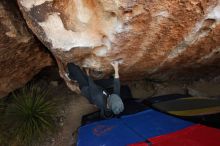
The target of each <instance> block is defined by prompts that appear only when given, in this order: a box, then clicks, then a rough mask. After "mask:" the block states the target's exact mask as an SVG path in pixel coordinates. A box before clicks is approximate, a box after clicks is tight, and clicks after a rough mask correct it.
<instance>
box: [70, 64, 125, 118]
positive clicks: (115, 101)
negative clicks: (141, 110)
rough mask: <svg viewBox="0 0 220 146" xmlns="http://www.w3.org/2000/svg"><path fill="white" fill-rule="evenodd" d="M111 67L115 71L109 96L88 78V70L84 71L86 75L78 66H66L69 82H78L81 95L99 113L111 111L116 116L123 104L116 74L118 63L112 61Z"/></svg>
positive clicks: (117, 74)
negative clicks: (111, 92)
mask: <svg viewBox="0 0 220 146" xmlns="http://www.w3.org/2000/svg"><path fill="white" fill-rule="evenodd" d="M111 65H112V66H113V68H114V71H115V75H114V82H113V83H114V89H113V94H109V93H108V92H107V91H105V89H104V88H103V87H101V86H98V85H97V84H95V83H94V81H93V80H92V78H91V77H90V76H89V70H88V69H87V70H86V74H87V75H86V74H85V73H84V72H83V71H82V70H81V69H80V68H79V66H77V65H75V64H73V63H68V64H67V68H68V71H69V75H68V77H69V78H70V79H71V80H74V81H77V82H78V84H79V88H80V90H81V94H82V95H83V96H85V97H86V98H87V99H88V100H89V101H90V102H91V103H92V104H95V105H96V106H97V107H98V108H99V109H101V112H105V110H111V111H112V112H113V113H114V114H115V115H118V114H120V113H121V112H122V111H123V110H124V104H123V102H122V100H121V97H120V80H119V73H118V70H119V69H118V65H119V61H113V62H112V63H111Z"/></svg>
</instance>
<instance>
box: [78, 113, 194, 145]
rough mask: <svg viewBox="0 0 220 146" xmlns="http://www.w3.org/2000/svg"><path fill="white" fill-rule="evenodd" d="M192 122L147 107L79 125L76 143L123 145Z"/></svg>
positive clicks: (188, 124)
mask: <svg viewBox="0 0 220 146" xmlns="http://www.w3.org/2000/svg"><path fill="white" fill-rule="evenodd" d="M191 125H192V123H191V122H187V121H184V120H182V119H178V118H175V117H172V116H169V115H166V114H163V113H161V112H158V111H155V110H153V109H148V110H145V111H143V112H140V113H137V114H133V115H129V116H122V117H121V118H117V119H116V118H113V119H110V120H103V121H98V122H95V123H92V124H88V125H85V126H82V127H81V128H80V129H79V133H78V141H77V146H126V145H128V144H131V143H136V142H140V141H144V140H146V139H148V138H151V137H154V136H159V135H163V134H167V133H171V132H175V131H178V130H180V129H183V128H186V127H188V126H191Z"/></svg>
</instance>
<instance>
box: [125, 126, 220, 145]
mask: <svg viewBox="0 0 220 146" xmlns="http://www.w3.org/2000/svg"><path fill="white" fill-rule="evenodd" d="M148 140H149V141H150V142H151V143H152V146H220V130H219V129H215V128H211V127H207V126H203V125H199V124H198V125H194V126H190V127H188V128H185V129H182V130H179V131H177V132H173V133H170V134H166V135H161V136H157V137H153V138H150V139H148ZM129 146H149V145H148V144H147V143H145V142H140V143H136V144H131V145H129Z"/></svg>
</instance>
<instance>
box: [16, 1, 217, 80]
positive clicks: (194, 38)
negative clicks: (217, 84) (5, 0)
mask: <svg viewBox="0 0 220 146" xmlns="http://www.w3.org/2000/svg"><path fill="white" fill-rule="evenodd" d="M17 1H18V3H19V6H20V9H21V11H22V13H23V15H24V17H25V19H26V21H27V23H28V26H29V27H30V28H31V29H32V31H33V32H34V33H35V34H36V35H37V37H38V38H39V39H40V40H41V41H42V42H43V43H44V44H45V45H46V46H47V47H48V48H49V49H50V50H51V52H52V53H53V54H54V56H55V57H56V58H57V59H58V60H60V61H59V64H60V73H61V76H62V77H63V78H64V79H65V80H66V81H67V82H68V80H67V79H66V78H65V76H64V73H65V71H64V69H63V67H62V66H63V64H66V63H67V62H71V61H72V62H75V63H76V64H78V65H80V66H81V67H89V68H91V69H92V70H94V72H93V76H94V77H95V78H104V77H107V76H109V75H110V74H111V73H112V72H113V69H112V67H111V66H110V62H111V61H112V60H114V59H118V58H122V59H123V61H124V63H123V64H122V65H121V68H120V74H121V78H122V80H136V79H143V78H145V77H148V78H151V77H152V78H161V79H196V78H204V77H207V76H209V77H212V76H216V75H218V74H219V73H220V64H219V63H220V55H219V52H220V41H219V40H220V1H219V0H209V1H207V0H172V1H167V0H160V1H155V0H147V1H146V0H62V1H61V0H38V1H36V0H17Z"/></svg>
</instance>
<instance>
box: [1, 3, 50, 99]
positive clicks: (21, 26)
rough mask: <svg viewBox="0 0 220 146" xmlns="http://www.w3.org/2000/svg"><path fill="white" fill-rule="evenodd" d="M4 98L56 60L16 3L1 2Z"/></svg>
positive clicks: (2, 92) (2, 84)
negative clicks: (35, 34)
mask: <svg viewBox="0 0 220 146" xmlns="http://www.w3.org/2000/svg"><path fill="white" fill-rule="evenodd" d="M0 32H1V33H0V97H3V96H6V95H7V94H8V93H9V92H11V91H13V90H15V89H17V88H19V87H22V86H23V85H24V84H26V83H27V82H28V81H29V80H31V79H32V77H33V76H34V75H35V74H37V73H38V72H39V71H40V70H41V69H42V68H43V67H46V66H49V65H51V63H52V59H51V57H50V55H49V53H48V52H46V49H45V48H44V46H43V45H42V44H41V43H40V42H39V41H37V40H36V39H35V38H34V36H33V34H31V33H30V32H29V31H28V29H27V27H26V23H25V21H24V20H23V18H22V16H21V13H20V11H19V9H18V6H17V5H16V1H15V0H10V2H9V1H8V0H1V1H0Z"/></svg>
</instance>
